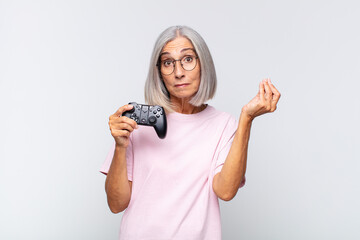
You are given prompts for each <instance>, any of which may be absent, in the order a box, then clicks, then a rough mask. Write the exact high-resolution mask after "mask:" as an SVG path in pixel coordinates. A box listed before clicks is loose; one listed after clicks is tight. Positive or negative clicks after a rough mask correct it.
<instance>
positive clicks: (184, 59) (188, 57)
mask: <svg viewBox="0 0 360 240" xmlns="http://www.w3.org/2000/svg"><path fill="white" fill-rule="evenodd" d="M193 58H194V57H193V56H185V57H184V58H183V62H185V63H191V62H192V61H193Z"/></svg>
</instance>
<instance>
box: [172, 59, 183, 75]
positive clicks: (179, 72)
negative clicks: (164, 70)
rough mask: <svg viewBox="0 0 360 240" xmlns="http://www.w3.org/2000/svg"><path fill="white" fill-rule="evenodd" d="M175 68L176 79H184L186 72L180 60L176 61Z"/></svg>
mask: <svg viewBox="0 0 360 240" xmlns="http://www.w3.org/2000/svg"><path fill="white" fill-rule="evenodd" d="M174 68H175V69H174V73H175V78H177V79H181V78H183V77H184V71H185V70H184V69H183V68H182V66H181V62H180V60H176V61H175V65H174Z"/></svg>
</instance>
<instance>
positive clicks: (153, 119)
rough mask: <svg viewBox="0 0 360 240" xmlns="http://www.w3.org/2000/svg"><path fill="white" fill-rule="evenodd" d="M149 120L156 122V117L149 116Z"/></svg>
mask: <svg viewBox="0 0 360 240" xmlns="http://www.w3.org/2000/svg"><path fill="white" fill-rule="evenodd" d="M149 122H150V123H151V124H154V123H156V118H155V117H154V116H151V117H149Z"/></svg>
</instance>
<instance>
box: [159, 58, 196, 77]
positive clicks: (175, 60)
mask: <svg viewBox="0 0 360 240" xmlns="http://www.w3.org/2000/svg"><path fill="white" fill-rule="evenodd" d="M191 56H192V55H191ZM184 57H189V55H184V56H183V57H182V58H180V59H173V60H172V61H171V62H172V64H173V70H172V71H171V73H169V74H165V73H163V72H161V60H160V57H159V60H158V62H157V64H156V66H157V67H158V68H159V72H160V73H161V74H164V75H166V76H168V75H171V74H172V73H173V72H174V71H175V67H176V66H175V65H176V62H177V61H179V62H180V66H181V68H182V69H184V70H185V71H189V72H190V71H192V70H194V69H195V68H196V66H197V63H198V60H197V59H198V58H199V57H198V56H197V55H195V56H194V58H195V61H196V63H195V66H194V68H193V69H191V70H186V69H185V68H184V66H183V64H182V62H181V60H182V59H183V58H184Z"/></svg>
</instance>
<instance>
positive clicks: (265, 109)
mask: <svg viewBox="0 0 360 240" xmlns="http://www.w3.org/2000/svg"><path fill="white" fill-rule="evenodd" d="M280 96H281V94H280V92H279V91H278V90H277V89H276V88H275V86H274V85H273V84H272V83H271V81H270V79H269V78H266V79H264V80H262V82H261V83H260V85H259V92H258V94H257V95H256V96H255V97H254V98H253V99H252V100H251V101H250V102H249V103H248V104H246V105H245V106H244V107H243V109H242V113H244V114H246V116H247V117H249V118H250V119H254V118H255V117H257V116H260V115H262V114H264V113H269V112H274V111H275V110H276V105H277V103H278V101H279V99H280Z"/></svg>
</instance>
